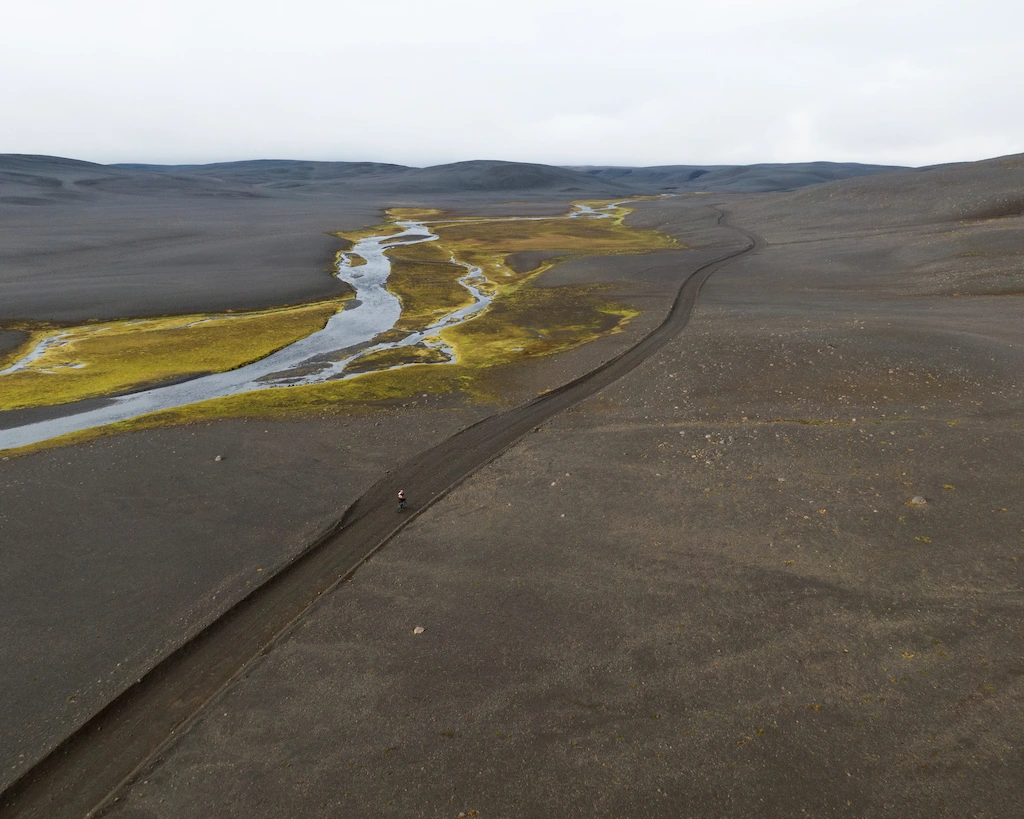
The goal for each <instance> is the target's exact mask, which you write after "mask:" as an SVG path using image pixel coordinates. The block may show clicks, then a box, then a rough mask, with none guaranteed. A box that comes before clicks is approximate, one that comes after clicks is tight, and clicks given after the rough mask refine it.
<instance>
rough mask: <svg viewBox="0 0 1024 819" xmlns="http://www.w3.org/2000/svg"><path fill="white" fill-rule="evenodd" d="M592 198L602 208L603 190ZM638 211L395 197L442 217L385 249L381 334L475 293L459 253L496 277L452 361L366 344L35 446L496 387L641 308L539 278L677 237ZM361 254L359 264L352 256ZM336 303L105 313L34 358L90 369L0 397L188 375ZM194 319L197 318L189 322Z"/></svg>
mask: <svg viewBox="0 0 1024 819" xmlns="http://www.w3.org/2000/svg"><path fill="white" fill-rule="evenodd" d="M587 204H589V205H591V206H592V207H600V206H601V205H603V204H604V203H602V202H588V203H587ZM629 212H630V209H629V208H628V207H627V206H621V207H619V208H616V209H615V210H614V212H613V213H612V216H611V218H605V219H595V218H587V217H581V218H575V219H544V220H528V221H527V220H523V221H508V220H500V219H495V220H487V221H480V222H469V223H455V222H451V221H441V220H442V219H443V217H444V214H443V212H441V211H437V210H432V209H425V208H416V209H410V208H405V209H397V208H396V209H392V210H391V211H389V215H390V216H391V217H392V218H394V219H419V220H434V221H432V222H431V225H430V227H431V229H432V230H433V231H435V232H436V233H437V235H438V236H439V239H438V240H437V241H430V242H422V243H418V244H411V245H399V246H396V247H394V248H392V249H391V250H389V251H388V256H389V258H390V259H391V261H392V272H391V275H390V276H389V279H388V285H387V286H388V289H389V290H390V291H391V292H392V293H394V294H395V295H397V296H398V297H399V299H400V300H401V302H402V307H403V310H402V316H401V318H400V319H399V322H398V324H397V325H396V327H395V329H393V330H390V331H388V332H387V333H385V334H382V335H381V336H379V337H378V339H376V341H378V342H382V341H398V340H401V339H402V338H405V337H406V336H407V335H408V334H409V332H410V331H419V330H422V329H423V328H424V327H426V326H428V325H429V324H430V323H432V322H433V321H436V320H437V319H439V318H441V317H442V316H444V315H447V314H448V313H450V312H452V311H453V310H456V309H458V308H460V307H464V306H466V305H468V304H470V303H471V297H470V295H469V294H468V292H467V291H466V289H465V288H464V287H462V286H461V285H460V284H459V283H458V279H459V278H460V277H461V276H463V275H465V273H466V268H465V267H464V266H463V265H461V264H455V263H453V262H452V258H453V256H454V258H456V259H458V260H459V261H460V262H464V263H468V264H472V265H475V266H477V267H479V268H480V269H481V271H482V273H483V275H484V276H485V277H486V278H487V279H488V281H489V283H490V284H489V285H484V286H483V287H482V289H484V290H486V291H488V292H489V293H490V294H492V295H494V296H495V298H494V301H492V303H491V305H490V307H489V308H488V310H487V311H485V312H483V313H481V314H479V315H478V316H476V317H474V318H473V319H471V320H470V321H467V322H465V323H463V324H461V325H458V326H456V327H453V328H447V329H445V330H442V331H441V336H442V337H443V338H444V340H445V342H446V343H447V344H448V345H450V346H451V348H452V349H453V350H454V352H455V356H456V360H455V362H454V363H449V364H447V365H446V366H437V364H438V363H440V362H442V361H447V357H446V356H445V355H444V354H443V353H442V352H441V351H439V350H434V349H431V348H427V347H424V346H409V347H402V348H396V349H392V350H384V351H379V352H375V353H369V354H367V355H365V356H363V357H361V358H359V359H357V360H356V361H355V362H353V365H352V367H351V368H350V372H358V371H360V370H365V372H364V373H363V374H361V375H357V376H355V377H352V378H348V379H344V380H335V381H328V382H325V383H321V384H311V385H303V386H295V387H288V388H278V389H267V390H259V391H255V392H249V393H245V394H242V395H234V396H228V397H225V398H219V399H214V400H211V401H205V402H202V403H199V404H192V405H189V406H186V407H181V408H177V409H173V410H167V411H163V412H158V413H153V414H151V415H147V416H142V417H140V418H135V419H131V420H129V421H124V422H121V423H118V424H113V425H110V426H108V427H103V428H100V429H98V430H86V431H83V432H81V433H75V434H73V435H70V436H65V437H64V438H61V439H55V441H52V442H45V443H43V444H39V445H35V446H33V447H29V448H26V451H31V450H35V449H39V448H48V447H49V446H53V445H62V444H64V443H68V442H77V441H81V440H87V439H89V438H94V437H97V436H100V435H106V434H113V433H116V432H119V431H124V430H134V429H145V428H148V427H153V426H162V425H166V424H176V423H184V422H188V421H198V420H212V419H219V418H228V417H239V416H247V417H255V418H287V417H305V416H309V415H311V414H317V413H350V412H358V411H360V409H359V408H360V407H372V406H374V405H377V404H379V403H380V402H384V403H385V404H386V403H388V402H391V401H400V400H405V399H408V398H409V397H410V396H413V395H416V394H420V393H424V392H427V393H432V394H446V393H451V392H457V393H461V394H463V395H466V396H467V397H469V398H473V399H478V400H500V399H501V381H502V378H501V375H500V373H501V371H502V370H503V369H505V368H507V367H509V366H519V365H520V364H521V363H522V362H524V361H529V360H530V359H532V358H537V357H540V356H546V355H551V354H554V353H558V352H561V351H565V350H568V349H572V348H574V347H577V346H579V345H581V344H584V343H586V342H588V341H591V340H593V339H595V338H598V337H600V336H603V335H606V334H608V333H614V332H619V331H621V330H622V328H623V327H624V326H625V324H626V323H627V322H628V321H629V320H630V319H631V318H633V317H634V316H635V315H637V314H638V311H636V310H633V309H631V308H628V307H625V306H623V305H620V304H615V303H612V302H610V301H608V300H607V299H606V298H604V297H603V295H602V294H603V292H604V286H601V285H576V286H565V287H544V288H541V287H536V286H535V285H534V284H533V280H534V279H535V278H536V277H537V276H538V275H540V274H541V273H542V272H543V271H545V270H547V269H548V268H550V267H552V266H553V265H554V264H556V263H557V262H558V261H559V260H561V259H564V258H572V257H580V256H591V255H606V254H620V253H643V252H648V251H651V250H659V249H665V248H673V247H679V245H678V243H676V241H675V240H674V239H672V238H670V237H668V236H665V235H664V234H661V233H658V232H657V231H652V230H640V229H633V228H629V227H627V226H626V225H625V224H624V223H623V219H624V217H625V215H626V214H628V213H629ZM401 230H403V228H401V227H399V226H398V225H396V224H394V223H391V224H388V225H381V226H377V227H374V228H369V229H366V230H362V231H356V232H344V233H340V232H339V233H338V234H336V235H338V236H339V237H341V238H344V239H348V240H351V241H358V240H359V239H360V238H363V237H365V236H369V235H380V234H386V235H394V234H395V233H398V232H400V231H401ZM528 250H533V251H546V252H551V251H554V252H555V253H556V258H552V259H549V260H546V261H544V262H542V263H541V264H540V265H539V266H538V267H536V268H534V269H532V270H529V271H523V272H519V273H517V272H515V271H514V270H513V269H512V268H510V267H509V266H508V264H507V263H506V259H507V257H508V256H509V255H511V254H514V253H519V252H522V251H528ZM353 261H354V262H356V263H358V261H357V259H355V258H353ZM337 308H338V303H337V300H335V301H332V302H321V303H316V304H311V305H307V306H304V307H299V308H290V309H286V310H278V311H264V312H261V313H255V314H240V315H237V316H231V317H215V318H212V319H211V320H209V321H204V322H203V323H200V324H195V323H192V322H190V321H189V320H188V319H184V318H177V319H162V320H156V321H154V322H143V323H134V324H133V323H131V322H118V323H113V324H110V325H104V327H108V328H109V329H105V330H103V331H102V332H100V333H95V332H93V331H95V330H96V329H99V328H98V326H90V327H86V328H75V330H76V331H81V336H80V337H76V339H75V342H74V344H73V345H71V346H69V347H66V348H62V349H60V350H55V351H52V352H51V353H49V354H48V355H47V356H46V357H44V358H43V359H42V360H40V362H38V365H37V369H40V368H45V367H55V366H59V365H60V364H61V363H72V362H81V363H87V364H88V366H87V367H86V368H84V369H82V370H72V369H60V370H57V371H56V372H54V373H53V374H47V373H43V372H34V373H31V374H25V376H26V377H25V378H23V379H21V380H22V381H24V384H19V383H18V382H17V381H15V380H13V379H15V377H16V376H17V375H20V374H16V375H12V376H5V377H2V378H0V409H13V408H15V407H27V406H38V405H41V404H55V403H64V402H66V401H72V400H78V399H80V398H86V397H90V396H96V395H109V394H112V393H116V392H121V391H126V390H130V389H135V388H138V387H141V386H145V385H147V384H153V383H158V382H160V381H165V380H168V379H171V378H177V377H181V376H185V375H190V374H196V373H200V372H212V371H223V370H228V369H233V368H235V367H238V366H241V365H243V364H246V363H248V362H250V361H253V360H257V359H259V358H261V357H263V356H265V355H268V354H269V353H271V352H273V351H274V350H276V349H280V348H281V347H283V346H286V345H287V344H289V343H292V342H293V341H295V340H297V339H299V338H302V337H304V336H307V335H309V334H310V333H311V332H313V331H315V330H317V329H319V328H320V327H322V326H323V325H324V323H326V321H327V319H328V318H329V317H330V316H331V315H332V314H333V313H334V312H335V311H336V309H337ZM194 318H195V319H198V318H200V317H194ZM188 323H192V326H191V327H185V326H184V325H185V324H188ZM36 340H37V339H35V338H34V339H33V340H32V342H31V343H35V341H36ZM28 349H31V347H30V343H26V344H25V345H23V346H22V348H21V349H20V350H19V351H18V352H19V355H20V356H23V355H24V354H25V352H26V351H27V350H28ZM51 356H52V358H51ZM10 358H14V357H13V356H11V357H10ZM396 367H397V368H398V369H391V368H396ZM12 388H13V389H12Z"/></svg>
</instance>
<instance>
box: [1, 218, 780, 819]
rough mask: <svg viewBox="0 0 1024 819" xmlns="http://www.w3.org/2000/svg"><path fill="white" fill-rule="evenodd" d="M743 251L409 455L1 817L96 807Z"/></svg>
mask: <svg viewBox="0 0 1024 819" xmlns="http://www.w3.org/2000/svg"><path fill="white" fill-rule="evenodd" d="M719 224H720V225H722V226H724V227H728V228H731V229H732V230H734V231H736V232H737V233H739V234H741V235H742V236H743V237H744V238H745V240H746V242H747V244H746V245H745V246H744V247H742V248H740V249H737V250H734V251H732V252H729V253H727V254H725V255H722V256H720V257H718V258H716V259H714V260H713V261H711V262H708V263H707V264H705V265H703V266H702V267H700V268H698V269H697V270H696V271H694V272H693V273H692V274H691V275H690V276H689V277H688V278H687V279H686V281H685V282H684V283H683V284H682V285H681V287H680V289H679V292H678V294H677V296H676V299H675V301H674V303H673V305H672V308H671V310H670V311H669V313H668V315H667V317H666V319H665V321H664V322H663V323H662V324H661V325H660V326H658V327H657V328H656V329H655V330H653V331H652V332H651V333H650V334H648V335H647V336H646V337H644V338H643V339H642V340H641V341H640V342H639V343H637V344H636V345H634V346H633V347H631V348H630V349H628V350H626V351H625V352H623V353H622V354H620V355H618V356H616V357H615V358H613V359H611V360H609V361H607V362H605V363H604V364H602V365H601V366H600V367H597V368H596V369H594V370H592V371H591V372H589V373H587V374H585V375H584V376H581V377H580V378H577V379H575V380H574V381H571V382H569V383H567V384H565V385H564V386H562V387H559V388H557V389H555V390H552V391H550V392H548V393H546V394H544V395H542V396H540V397H538V398H536V399H535V400H533V401H531V402H529V403H527V404H524V405H522V406H519V407H516V408H514V409H512V410H509V411H508V412H505V413H501V414H499V415H494V416H491V417H489V418H487V419H485V420H483V421H481V422H479V423H477V424H475V425H473V426H471V427H469V428H467V429H465V430H463V431H461V432H459V433H457V434H456V435H454V436H452V437H451V438H449V439H447V440H446V441H444V442H442V443H441V444H439V445H437V446H435V447H433V448H431V449H429V450H426V451H425V452H423V453H421V454H419V455H417V456H416V457H414V458H412V459H411V460H409V461H407V462H406V463H404V464H402V465H401V466H400V467H398V468H397V469H395V470H393V471H392V472H390V473H389V474H388V475H387V476H386V477H385V478H384V479H382V480H381V481H379V482H378V483H376V484H375V485H374V486H372V487H371V488H370V489H369V490H368V491H367V492H366V493H365V494H363V496H362V497H360V498H359V499H358V500H357V501H356V502H355V503H354V504H352V506H350V507H349V508H348V510H347V511H346V512H345V514H344V516H343V517H342V518H341V520H340V521H339V522H338V524H337V525H336V526H335V527H334V528H333V529H332V530H331V531H330V532H328V533H327V534H326V535H325V536H324V537H322V538H321V539H320V540H318V541H317V542H316V543H314V544H312V545H311V546H310V547H309V549H307V550H306V551H305V552H304V553H303V554H302V556H301V557H299V558H298V559H297V560H295V561H294V562H293V563H292V564H290V565H289V566H288V567H287V568H285V569H284V570H282V571H280V572H279V573H278V574H277V575H276V576H274V577H273V578H272V579H270V580H269V581H267V582H266V583H265V584H264V585H262V586H261V587H260V588H259V589H258V590H256V591H255V592H254V593H252V594H251V595H249V596H248V597H246V598H245V599H244V600H242V601H241V602H240V603H238V604H237V605H236V606H234V607H233V608H232V609H230V610H229V611H228V612H227V613H226V614H225V615H224V616H223V617H221V618H220V619H219V620H217V621H216V622H215V623H213V624H212V625H211V626H209V627H208V628H207V629H205V630H204V631H203V632H201V633H200V634H199V635H198V636H196V637H195V638H194V639H193V640H191V641H190V642H189V643H187V644H186V645H184V646H183V647H182V648H180V649H179V650H178V651H176V652H175V653H174V654H172V655H171V656H170V657H168V658H167V659H166V660H165V661H163V662H162V663H160V664H159V665H158V666H157V667H155V668H154V669H153V670H152V671H151V672H150V673H148V674H147V675H146V676H145V677H143V678H142V679H141V680H140V681H139V682H138V683H137V684H136V685H134V686H133V687H131V688H129V689H128V690H127V691H125V692H124V694H122V695H121V696H120V697H118V698H117V699H116V700H114V701H113V702H112V703H111V704H110V705H109V706H108V707H107V708H105V709H104V710H103V711H102V712H100V713H99V714H98V715H97V716H96V717H95V718H93V719H92V720H90V721H89V722H88V723H87V724H86V725H84V726H83V727H82V728H81V729H80V730H79V731H77V732H76V733H75V734H73V735H72V736H71V737H69V738H68V739H67V740H66V741H65V742H63V743H62V744H61V745H60V746H58V747H57V748H56V749H55V750H54V751H53V752H52V753H51V754H50V755H49V756H47V757H46V758H45V759H44V760H42V761H41V762H40V763H39V764H38V765H36V766H35V767H34V768H32V769H30V770H29V771H28V772H27V773H26V774H25V775H24V776H22V777H21V778H20V779H19V780H18V781H16V782H15V783H14V784H13V785H12V786H11V787H10V788H8V789H7V791H6V792H5V793H4V794H3V803H2V805H0V816H3V817H7V816H12V817H13V816H19V817H21V816H81V815H88V814H90V813H91V812H93V811H95V810H97V809H98V808H100V807H102V806H103V805H104V804H105V803H106V801H107V800H108V799H110V798H111V797H112V795H113V794H114V792H115V791H116V790H117V789H118V788H119V787H120V786H121V785H122V784H123V783H125V782H126V781H128V780H130V779H131V777H132V776H133V774H134V773H135V772H137V771H138V770H139V768H140V767H141V766H143V765H144V764H145V763H146V762H147V761H148V760H149V759H151V758H152V757H153V756H154V755H155V754H157V753H158V752H159V751H160V749H161V748H162V747H163V746H164V745H165V744H166V743H168V742H169V741H170V740H172V739H173V738H174V736H175V734H176V733H177V732H179V731H180V730H181V729H182V728H184V727H186V726H187V725H188V723H189V722H190V721H191V720H192V719H194V718H195V716H196V715H197V714H198V713H199V712H200V711H201V710H202V709H203V707H204V706H205V705H206V704H207V703H208V702H209V701H210V700H211V699H212V698H214V697H215V696H216V695H217V694H218V693H219V692H221V691H222V690H223V689H224V688H225V687H226V686H227V685H229V684H230V683H231V682H232V681H233V680H235V679H237V678H238V677H239V676H240V675H241V674H242V673H243V672H244V671H245V670H246V669H247V668H248V667H249V666H250V665H251V664H252V663H253V662H254V661H255V660H256V659H257V658H258V657H260V656H261V655H262V654H264V653H265V652H266V651H267V650H269V648H270V647H271V646H272V645H273V644H274V642H275V641H276V640H277V639H278V638H279V637H280V636H281V635H282V634H283V633H284V632H285V631H287V630H288V629H289V627H290V626H291V625H292V624H293V623H294V622H295V621H296V620H297V619H299V618H300V617H302V615H303V614H304V613H305V612H306V611H307V610H308V609H309V607H310V606H312V605H313V604H314V603H315V602H316V600H317V598H318V597H319V596H320V595H322V594H324V593H325V592H327V591H328V590H330V589H331V588H333V587H334V586H336V585H337V584H338V583H340V582H341V581H343V580H344V579H346V578H347V577H349V576H351V574H352V573H353V572H354V571H355V570H356V569H357V568H358V567H359V566H360V565H361V564H362V563H363V562H364V561H366V560H367V559H368V558H369V557H370V556H371V555H372V554H373V553H374V552H375V551H376V550H377V549H379V548H380V547H381V546H382V545H383V544H384V543H386V542H387V541H388V540H389V539H391V538H392V537H393V536H394V535H395V534H396V533H397V532H398V531H399V530H401V529H402V528H403V527H404V526H405V525H406V524H407V523H408V522H409V521H410V520H411V519H413V518H414V517H415V515H416V514H418V513H419V512H422V511H423V510H425V509H426V508H428V507H429V506H430V505H432V504H433V503H434V502H436V501H437V500H439V499H440V498H442V497H444V496H445V495H446V494H447V493H448V492H449V491H451V490H452V489H453V488H454V487H455V486H457V485H458V484H459V483H461V482H462V481H463V480H465V479H466V478H467V477H468V476H469V475H471V474H473V473H474V472H475V471H476V470H478V469H479V468H481V467H482V466H484V465H485V464H487V463H489V462H490V461H492V460H494V459H495V458H496V457H497V456H499V455H500V454H501V453H503V452H505V451H506V450H507V449H508V448H509V447H510V446H512V445H513V444H514V443H515V442H516V441H518V440H520V439H521V438H523V436H525V435H527V434H528V433H529V432H530V431H531V430H533V429H535V428H536V427H537V426H538V425H539V424H541V423H543V422H545V421H546V420H548V419H549V418H551V417H552V416H554V415H556V414H557V413H559V412H561V411H563V410H565V409H567V408H569V407H571V406H573V405H575V404H577V403H579V402H580V401H583V400H584V399H586V398H588V397H590V396H592V395H594V394H595V393H597V392H599V391H600V390H602V389H603V388H605V387H607V386H609V385H610V384H612V383H613V382H615V381H616V380H617V379H619V378H621V377H622V376H623V375H625V374H626V373H628V372H630V371H631V370H633V369H634V368H636V367H637V366H638V365H640V364H641V363H643V362H644V361H645V360H647V359H648V358H649V357H650V356H652V355H653V354H654V353H656V352H657V351H658V350H660V349H661V348H662V347H663V346H664V345H665V344H666V343H668V342H669V341H670V340H671V339H672V338H673V337H675V336H676V335H677V334H678V333H679V332H680V331H681V330H682V329H683V328H684V327H685V326H686V324H687V322H688V320H689V317H690V314H691V311H692V309H693V306H694V304H695V302H696V298H697V295H698V293H699V291H700V288H701V286H702V285H703V284H704V282H705V281H706V280H707V279H708V278H709V277H710V276H711V275H712V274H713V273H714V272H715V271H716V270H718V269H719V268H720V267H721V266H722V265H724V264H726V263H728V262H730V261H732V260H735V259H736V258H738V257H740V256H744V255H748V254H751V253H754V252H756V251H757V250H758V249H759V248H760V247H761V246H762V240H761V239H760V237H758V236H756V235H754V234H753V233H750V232H749V231H747V230H744V229H742V228H738V227H736V226H735V225H731V224H729V222H728V217H727V214H726V213H725V212H722V211H719ZM400 486H411V487H416V492H415V497H413V499H412V509H411V510H410V511H411V513H412V514H409V515H408V516H406V517H402V518H397V517H396V514H395V508H394V504H393V498H394V496H395V493H396V492H397V489H398V488H399V487H400Z"/></svg>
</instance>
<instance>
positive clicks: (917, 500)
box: [910, 495, 928, 506]
mask: <svg viewBox="0 0 1024 819" xmlns="http://www.w3.org/2000/svg"><path fill="white" fill-rule="evenodd" d="M926 503H928V501H926V500H925V499H924V498H922V497H921V496H920V495H914V497H912V498H911V499H910V506H924V505H925V504H926Z"/></svg>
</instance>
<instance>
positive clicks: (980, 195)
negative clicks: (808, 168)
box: [760, 154, 1024, 230]
mask: <svg viewBox="0 0 1024 819" xmlns="http://www.w3.org/2000/svg"><path fill="white" fill-rule="evenodd" d="M760 207H769V206H768V204H767V203H766V204H765V205H761V206H760ZM770 210H771V214H772V216H771V218H772V221H773V222H774V223H775V224H778V225H780V227H782V226H784V225H785V224H787V223H789V222H790V221H792V223H793V224H796V223H797V222H799V223H801V224H803V225H814V226H818V227H822V226H832V227H834V228H835V229H837V230H839V229H842V228H843V227H844V226H848V227H852V226H855V225H859V224H862V223H866V222H869V221H870V222H872V223H875V224H880V225H886V226H894V225H906V224H923V223H940V222H950V221H955V222H962V221H978V220H999V219H1009V218H1016V217H1020V216H1024V154H1016V155H1012V156H1004V157H998V158H996V159H987V160H983V161H980V162H964V163H957V164H951V165H935V166H932V167H927V168H919V169H916V170H905V171H900V172H894V173H886V174H879V175H877V176H868V177H863V178H857V179H843V180H838V181H835V182H830V183H828V184H824V185H818V186H815V187H807V188H804V189H802V190H798V191H794V192H792V193H790V194H788V195H781V196H776V197H772V199H771V204H770Z"/></svg>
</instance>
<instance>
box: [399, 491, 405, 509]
mask: <svg viewBox="0 0 1024 819" xmlns="http://www.w3.org/2000/svg"><path fill="white" fill-rule="evenodd" d="M403 509H405V490H404V489H399V490H398V511H399V512H401V511H402V510H403Z"/></svg>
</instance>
